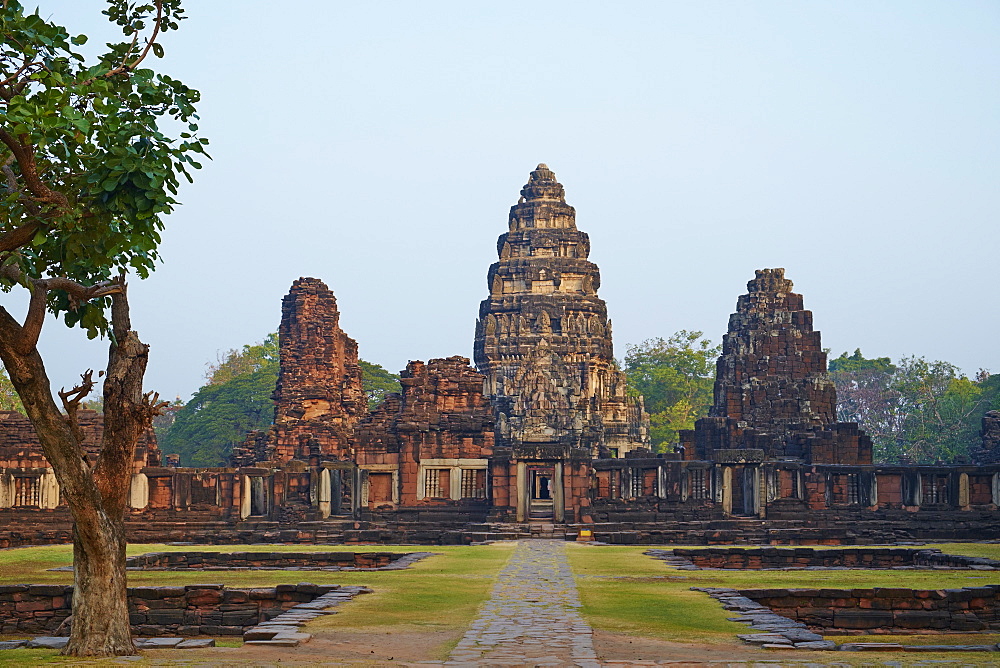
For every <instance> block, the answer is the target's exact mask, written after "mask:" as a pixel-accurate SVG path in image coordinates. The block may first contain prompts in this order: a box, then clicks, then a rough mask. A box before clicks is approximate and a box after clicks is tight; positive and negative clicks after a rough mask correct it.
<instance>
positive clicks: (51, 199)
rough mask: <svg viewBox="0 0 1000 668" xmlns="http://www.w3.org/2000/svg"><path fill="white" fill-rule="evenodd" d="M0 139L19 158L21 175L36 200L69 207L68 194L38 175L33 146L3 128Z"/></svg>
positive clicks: (16, 158) (63, 207)
mask: <svg viewBox="0 0 1000 668" xmlns="http://www.w3.org/2000/svg"><path fill="white" fill-rule="evenodd" d="M0 141H2V142H3V143H4V144H5V145H6V146H7V148H9V149H10V152H11V153H13V154H14V159H15V160H17V165H18V167H20V168H21V176H23V177H24V182H25V184H26V185H27V186H28V190H30V191H31V194H32V195H34V197H35V200H36V201H39V202H48V203H51V204H55V205H56V206H57V207H59V208H62V209H68V208H69V200H68V199H67V198H66V195H64V194H62V193H61V192H59V191H57V190H52V189H51V188H49V187H48V186H47V185H45V182H44V181H42V179H41V177H39V176H38V168H37V166H36V165H35V155H34V151H33V150H32V148H33V147H29V146H25V145H23V144H21V142H19V141H18V140H17V139H15V138H14V137H13V136H12V135H11V134H10V133H9V132H7V131H6V130H4V129H3V128H0Z"/></svg>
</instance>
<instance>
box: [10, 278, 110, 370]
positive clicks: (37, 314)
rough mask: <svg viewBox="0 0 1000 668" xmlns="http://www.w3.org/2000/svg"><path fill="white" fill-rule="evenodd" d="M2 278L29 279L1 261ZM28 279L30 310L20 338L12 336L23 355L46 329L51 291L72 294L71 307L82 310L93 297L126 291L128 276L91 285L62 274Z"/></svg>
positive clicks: (70, 298) (70, 297) (22, 281)
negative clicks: (46, 313) (126, 278)
mask: <svg viewBox="0 0 1000 668" xmlns="http://www.w3.org/2000/svg"><path fill="white" fill-rule="evenodd" d="M0 278H6V279H7V280H9V281H11V282H13V283H24V282H25V276H24V272H22V271H21V269H20V268H19V267H18V266H17V265H15V264H0ZM27 282H28V287H29V289H30V290H31V299H30V300H29V302H28V313H27V315H26V316H25V317H24V324H23V325H21V327H20V330H19V335H18V336H17V337H16V339H12V343H13V345H14V347H15V348H16V349H17V350H18V352H20V353H21V354H23V355H26V354H28V353H29V352H31V351H32V350H33V349H34V348H35V346H36V345H37V344H38V337H39V335H40V334H41V332H42V325H43V324H44V323H45V310H46V306H47V304H48V293H49V291H51V290H62V291H64V292H66V293H67V294H68V295H69V303H70V308H72V309H73V310H76V309H78V308H79V307H80V305H81V304H83V303H85V302H88V301H90V300H91V299H97V298H98V297H105V296H107V295H115V294H119V293H122V292H124V291H125V281H124V277H119V278H116V279H114V280H110V281H99V282H97V283H95V284H94V285H89V286H88V285H82V284H80V283H77V282H76V281H73V280H70V279H68V278H63V277H61V276H57V277H55V278H34V279H28V280H27ZM112 310H113V309H112ZM126 320H127V314H126Z"/></svg>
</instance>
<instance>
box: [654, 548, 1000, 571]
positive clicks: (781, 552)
mask: <svg viewBox="0 0 1000 668" xmlns="http://www.w3.org/2000/svg"><path fill="white" fill-rule="evenodd" d="M646 554H648V555H650V556H653V557H656V558H659V559H664V560H665V561H668V562H670V563H671V564H673V565H677V566H679V567H681V568H685V567H686V568H688V569H691V568H698V569H702V568H710V569H725V570H767V569H776V570H795V569H850V568H859V569H876V570H877V569H907V568H922V569H952V568H965V569H975V570H998V569H1000V561H995V560H993V559H985V558H982V557H967V556H964V555H958V554H945V553H943V552H942V551H941V550H937V549H917V548H906V547H875V548H829V549H820V550H816V549H813V548H809V547H797V548H784V549H782V548H775V547H771V548H768V547H759V548H754V547H746V548H742V547H732V548H722V547H719V548H704V549H685V548H674V549H673V550H649V551H647V552H646Z"/></svg>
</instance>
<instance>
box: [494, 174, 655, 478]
mask: <svg viewBox="0 0 1000 668" xmlns="http://www.w3.org/2000/svg"><path fill="white" fill-rule="evenodd" d="M509 226H510V229H509V231H508V232H507V233H506V234H502V235H501V236H500V238H499V240H498V241H497V251H498V253H499V255H500V261H499V262H496V263H495V264H493V265H492V266H491V267H490V270H489V274H488V277H487V282H488V285H489V289H490V296H489V298H488V299H485V300H483V302H482V304H481V305H480V307H479V319H478V321H477V322H476V340H475V349H474V350H475V362H476V366H477V367H478V368H479V371H480V372H481V373H483V374H484V375H486V377H487V380H486V394H487V395H488V396H489V397H490V400H491V401H492V402H493V406H494V409H495V411H496V415H497V446H499V447H509V448H512V450H513V456H514V458H515V459H524V458H526V457H527V458H531V454H532V452H535V456H536V457H538V458H552V457H553V456H554V453H556V452H558V451H559V450H560V449H562V450H563V451H564V452H565V451H566V450H565V449H572V450H574V451H575V454H576V456H577V457H579V456H580V455H583V454H584V452H581V450H582V451H585V452H586V453H587V456H589V457H596V456H605V457H606V456H623V455H624V454H625V453H626V452H627V451H629V450H631V449H633V448H636V447H648V444H649V436H648V431H649V430H648V424H649V418H648V415H647V414H646V413H645V411H644V410H643V404H642V399H641V398H636V397H628V396H627V395H626V385H625V376H624V374H623V373H622V372H621V371H619V370H618V367H617V366H616V364H615V361H614V351H613V347H612V343H611V321H610V320H608V313H607V307H606V306H605V304H604V300H603V299H601V298H600V297H598V296H597V289H598V288H599V287H600V284H601V277H600V271H599V270H598V268H597V265H595V264H594V263H592V262H590V261H589V260H588V259H587V257H588V256H589V255H590V239H589V237H588V236H587V234H586V233H585V232H581V231H580V230H578V229H577V228H576V211H575V209H574V208H573V207H572V206H570V205H569V204H567V203H566V198H565V192H564V190H563V187H562V185H561V184H560V183H559V182H558V181H556V177H555V174H553V173H552V171H551V170H550V169H549V168H548V167H547V166H546V165H544V164H542V165H538V167H537V168H536V169H535V170H534V171H533V172H531V176H530V178H529V179H528V183H527V185H525V186H524V188H523V189H522V190H521V198H520V200H518V203H517V204H516V205H514V206H513V207H511V209H510V220H509ZM543 450H544V451H545V452H547V453H549V454H547V455H544V456H543V452H542V451H543Z"/></svg>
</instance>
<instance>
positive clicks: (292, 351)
mask: <svg viewBox="0 0 1000 668" xmlns="http://www.w3.org/2000/svg"><path fill="white" fill-rule="evenodd" d="M278 344H279V347H280V353H279V354H280V360H281V366H280V371H279V373H278V384H277V387H276V388H275V390H274V394H273V395H272V398H273V399H274V402H275V407H274V426H272V427H271V430H270V431H269V432H268V433H267V435H266V436H259V437H252V438H251V439H249V440H248V443H247V444H245V445H244V447H243V448H241V449H239V450H237V452H236V453H234V461H235V462H237V463H239V464H242V465H247V464H250V463H252V462H254V461H274V462H286V461H289V460H292V459H295V460H300V461H305V462H310V463H313V464H315V463H317V462H318V461H319V460H320V459H346V458H349V457H350V456H351V452H352V443H351V440H352V438H353V435H354V428H355V426H356V425H357V423H358V421H359V420H360V419H361V418H362V417H364V415H365V413H366V411H367V407H368V404H367V402H366V400H365V394H364V391H363V390H362V388H361V367H360V366H359V365H358V344H357V342H356V341H355V340H354V339H352V338H351V337H349V336H347V334H345V333H344V331H343V330H342V329H340V312H339V311H338V310H337V299H336V297H334V295H333V292H332V291H331V290H330V289H329V288H328V287H327V286H326V284H325V283H323V281H321V280H319V279H318V278H300V279H298V280H297V281H295V282H294V283H292V287H291V289H290V290H289V291H288V294H287V295H285V297H284V299H282V301H281V325H280V326H279V327H278Z"/></svg>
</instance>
